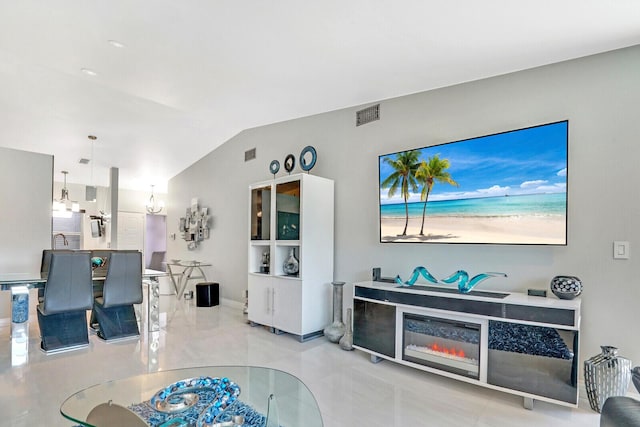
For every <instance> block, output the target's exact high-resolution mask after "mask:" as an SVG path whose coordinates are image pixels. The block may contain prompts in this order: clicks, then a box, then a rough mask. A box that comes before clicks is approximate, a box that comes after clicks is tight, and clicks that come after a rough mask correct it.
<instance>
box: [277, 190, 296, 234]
mask: <svg viewBox="0 0 640 427" xmlns="http://www.w3.org/2000/svg"><path fill="white" fill-rule="evenodd" d="M276 239H277V240H299V239H300V181H291V182H285V183H282V184H277V185H276Z"/></svg>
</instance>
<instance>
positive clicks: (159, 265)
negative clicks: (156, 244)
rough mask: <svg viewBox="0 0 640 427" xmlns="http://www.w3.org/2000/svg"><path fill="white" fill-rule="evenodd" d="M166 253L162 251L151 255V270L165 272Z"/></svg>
mask: <svg viewBox="0 0 640 427" xmlns="http://www.w3.org/2000/svg"><path fill="white" fill-rule="evenodd" d="M165 254H166V252H164V251H162V252H153V253H152V254H151V260H150V261H149V266H148V268H150V269H151V270H156V271H164V269H165V266H164V257H165Z"/></svg>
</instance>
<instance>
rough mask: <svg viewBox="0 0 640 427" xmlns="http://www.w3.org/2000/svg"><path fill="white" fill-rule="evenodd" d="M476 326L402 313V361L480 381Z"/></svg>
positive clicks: (478, 343) (478, 335)
mask: <svg viewBox="0 0 640 427" xmlns="http://www.w3.org/2000/svg"><path fill="white" fill-rule="evenodd" d="M480 333H481V325H480V324H479V323H473V322H466V321H461V320H456V319H444V318H440V317H433V316H426V315H420V314H414V313H403V342H402V359H403V360H406V361H408V362H413V363H417V364H420V365H424V366H429V367H432V368H436V369H440V370H442V371H447V372H451V373H453V374H457V375H462V376H465V377H469V378H473V379H479V378H480Z"/></svg>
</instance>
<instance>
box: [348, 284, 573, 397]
mask: <svg viewBox="0 0 640 427" xmlns="http://www.w3.org/2000/svg"><path fill="white" fill-rule="evenodd" d="M353 290H354V295H353V312H354V315H353V316H354V317H353V344H354V347H355V348H357V349H359V350H362V351H365V352H367V353H370V354H371V360H372V361H373V362H378V361H380V360H382V359H387V360H391V361H394V362H396V363H401V364H404V365H407V366H411V367H414V368H417V369H421V370H424V371H428V372H432V373H436V374H439V375H444V376H447V377H450V378H455V379H458V380H462V381H466V382H469V383H473V384H477V385H480V386H483V387H488V388H492V389H496V390H501V391H504V392H507V393H512V394H516V395H520V396H523V397H524V406H525V407H526V408H527V409H532V408H533V401H534V399H536V400H543V401H546V402H552V403H557V404H560V405H565V406H571V407H575V406H577V404H578V379H577V376H578V360H579V359H578V347H579V335H580V299H574V300H560V299H557V298H556V297H549V298H547V297H535V296H528V295H526V294H523V293H507V292H492V291H476V290H472V291H471V292H470V293H467V294H463V293H460V292H458V290H457V289H456V288H455V287H453V286H452V287H445V286H440V285H437V286H435V285H420V284H416V285H414V286H400V285H398V284H395V283H387V282H360V283H355V284H354V287H353Z"/></svg>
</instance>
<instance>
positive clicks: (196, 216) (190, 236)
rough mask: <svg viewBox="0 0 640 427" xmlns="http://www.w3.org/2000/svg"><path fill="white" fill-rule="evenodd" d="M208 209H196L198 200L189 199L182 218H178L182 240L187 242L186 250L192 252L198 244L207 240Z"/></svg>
mask: <svg viewBox="0 0 640 427" xmlns="http://www.w3.org/2000/svg"><path fill="white" fill-rule="evenodd" d="M209 218H210V216H209V208H200V207H198V199H197V198H193V199H191V206H190V207H188V208H187V211H186V214H185V216H184V217H182V218H180V231H181V232H182V238H183V239H184V240H185V242H188V244H187V248H188V249H189V250H193V249H195V248H197V247H198V243H199V242H201V241H203V240H204V239H208V238H209Z"/></svg>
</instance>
